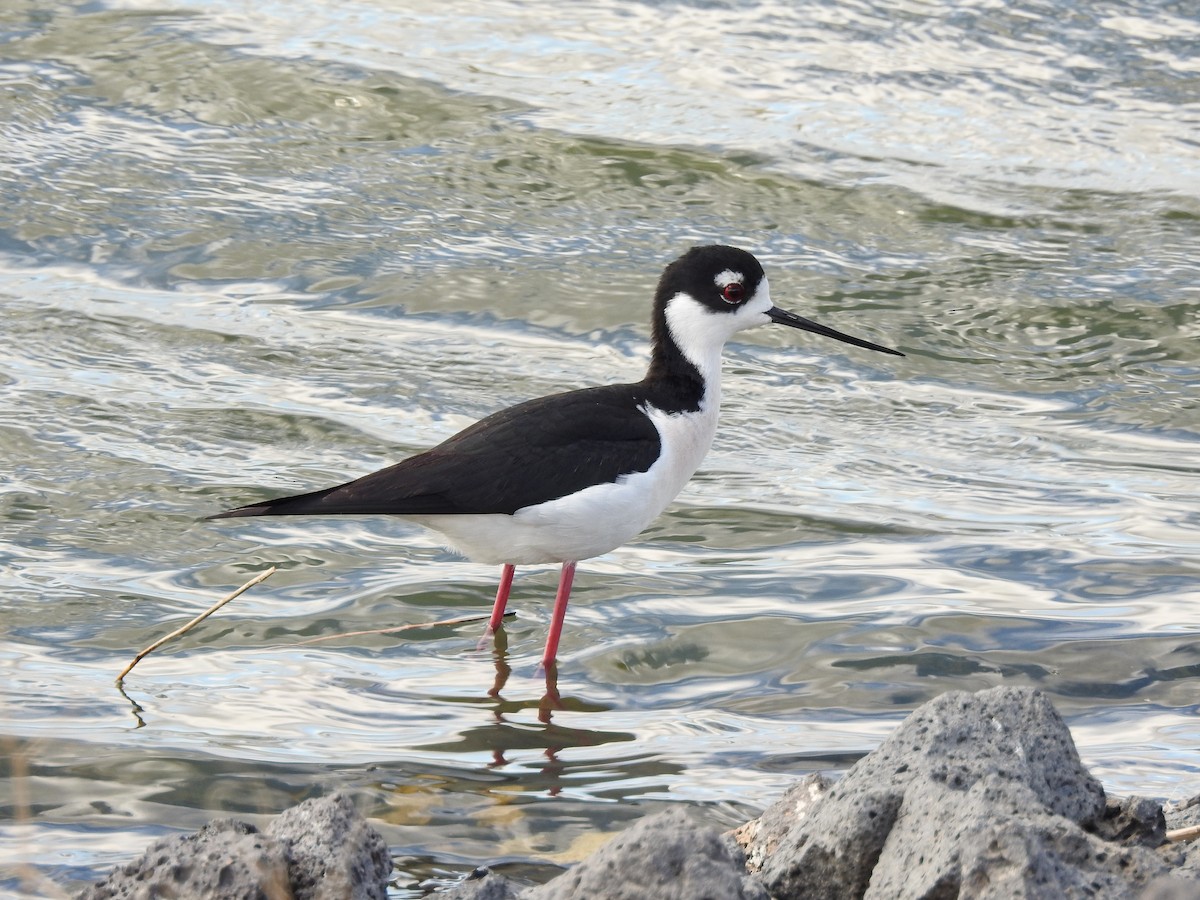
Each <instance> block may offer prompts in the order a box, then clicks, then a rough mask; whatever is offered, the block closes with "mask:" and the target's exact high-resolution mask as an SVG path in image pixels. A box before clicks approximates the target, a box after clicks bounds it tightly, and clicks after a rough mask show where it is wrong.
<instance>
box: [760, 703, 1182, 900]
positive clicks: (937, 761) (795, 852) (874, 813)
mask: <svg viewBox="0 0 1200 900" xmlns="http://www.w3.org/2000/svg"><path fill="white" fill-rule="evenodd" d="M1133 813H1134V814H1133V815H1132V816H1131V817H1130V818H1131V820H1133V819H1136V820H1137V823H1140V824H1135V825H1133V826H1131V828H1130V835H1127V837H1129V836H1134V837H1135V838H1136V837H1138V836H1144V835H1145V834H1146V833H1147V829H1146V827H1145V820H1146V819H1147V818H1153V816H1151V815H1150V813H1149V811H1148V810H1145V809H1141V810H1137V809H1135V810H1134V811H1133ZM1139 816H1140V818H1139ZM1109 824H1110V825H1111V824H1112V823H1111V822H1110V823H1109ZM1104 825H1105V796H1104V791H1103V789H1102V788H1101V786H1100V784H1099V783H1098V782H1097V781H1096V780H1095V779H1094V778H1093V777H1092V776H1091V775H1090V774H1089V773H1088V772H1087V770H1086V769H1085V768H1084V767H1083V764H1082V762H1081V761H1080V759H1079V755H1078V753H1077V752H1076V750H1075V745H1074V742H1073V741H1072V740H1071V735H1070V732H1069V731H1068V730H1067V728H1066V725H1065V724H1064V723H1063V721H1062V719H1061V718H1060V717H1059V716H1058V713H1057V712H1055V710H1054V709H1053V707H1052V706H1051V705H1050V703H1049V701H1048V700H1047V699H1046V698H1045V696H1044V695H1042V694H1041V693H1040V692H1038V691H1034V690H1028V689H1019V688H993V689H991V690H987V691H981V692H980V693H978V694H967V693H963V692H954V693H949V694H944V695H942V696H940V697H938V698H937V699H935V700H933V701H931V702H929V703H927V704H925V705H924V706H922V707H921V708H919V709H918V710H916V711H915V712H914V713H913V714H912V715H910V716H909V717H908V719H906V720H905V721H904V723H903V724H901V725H900V727H899V728H898V729H897V730H896V731H895V732H893V734H892V735H891V736H890V737H889V738H888V739H887V740H886V741H884V743H883V744H882V745H880V747H879V748H878V749H877V750H875V752H873V753H871V754H869V755H868V756H866V757H864V758H863V759H861V760H860V761H859V762H858V763H856V764H855V765H854V766H852V767H851V768H850V770H849V771H848V772H847V773H846V775H845V776H844V777H843V778H842V779H841V780H840V781H839V782H838V783H837V784H836V785H834V787H833V788H831V789H830V790H829V791H828V792H827V793H825V794H824V796H822V797H821V798H820V799H819V800H817V802H816V803H815V804H814V805H813V807H812V809H811V810H810V811H808V813H807V814H806V815H805V816H804V817H803V818H802V819H800V820H799V821H798V822H797V823H796V824H795V825H794V826H793V827H792V828H791V829H790V830H789V831H788V832H787V833H786V834H784V835H782V836H781V837H780V838H779V839H778V841H777V843H776V847H775V851H774V853H773V854H772V855H771V856H770V857H769V858H767V860H766V861H765V863H764V864H763V867H762V871H761V873H760V874H761V878H762V880H763V882H764V883H765V884H766V887H767V889H768V890H769V891H770V893H771V895H772V896H773V897H775V898H777V900H791V898H801V897H803V898H830V900H835V898H836V900H843V898H859V897H863V898H889V900H893V898H894V900H905V898H914V900H915V898H923V900H930V898H940V897H954V898H961V900H970V898H979V900H984V898H988V900H990V898H995V900H1000V898H1004V900H1009V898H1042V897H1045V898H1051V897H1085V896H1086V897H1101V898H1117V897H1133V896H1136V895H1137V894H1138V893H1139V892H1140V891H1141V890H1143V889H1145V888H1146V887H1147V886H1148V885H1150V884H1151V883H1155V882H1156V879H1163V878H1168V879H1169V878H1170V876H1169V871H1168V870H1169V867H1168V865H1167V863H1166V862H1164V861H1163V859H1162V858H1161V857H1160V856H1158V855H1157V854H1155V853H1154V852H1153V851H1151V850H1149V849H1148V848H1147V847H1145V846H1143V845H1142V843H1140V842H1139V840H1138V839H1132V840H1129V841H1127V843H1124V844H1122V843H1116V842H1114V841H1108V840H1105V839H1103V838H1102V837H1101V836H1100V835H1098V834H1095V833H1093V832H1097V831H1101V830H1103V827H1104ZM1118 830H1119V829H1118Z"/></svg>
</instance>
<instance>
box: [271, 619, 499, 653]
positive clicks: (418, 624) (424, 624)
mask: <svg viewBox="0 0 1200 900" xmlns="http://www.w3.org/2000/svg"><path fill="white" fill-rule="evenodd" d="M512 615H516V614H515V613H511V612H507V613H505V614H504V618H506V619H507V618H508V617H509V616H512ZM487 619H488V617H487V616H461V617H460V618H457V619H442V620H441V621H440V622H413V623H411V624H409V625H393V626H392V627H391V628H370V629H368V630H366V631H344V632H342V633H341V634H323V635H321V636H320V637H315V638H305V639H304V640H302V641H296V643H294V644H292V646H293V647H299V646H300V645H301V644H316V643H319V642H320V641H334V640H337V639H338V638H348V637H361V636H362V635H364V634H394V633H395V632H397V631H411V630H412V629H414V628H436V627H438V626H439V625H467V624H469V623H471V622H485V621H487Z"/></svg>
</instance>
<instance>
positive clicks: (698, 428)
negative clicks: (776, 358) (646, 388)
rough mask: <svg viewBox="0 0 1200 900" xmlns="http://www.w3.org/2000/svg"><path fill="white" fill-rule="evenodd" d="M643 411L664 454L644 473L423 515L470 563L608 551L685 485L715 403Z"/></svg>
mask: <svg viewBox="0 0 1200 900" xmlns="http://www.w3.org/2000/svg"><path fill="white" fill-rule="evenodd" d="M646 413H647V415H649V417H650V420H651V421H652V422H653V423H654V427H655V428H656V429H658V435H659V439H660V441H661V455H660V456H659V458H658V460H657V461H656V462H655V463H654V465H652V466H651V467H650V468H649V469H647V470H646V471H645V472H638V473H637V474H634V475H627V476H622V477H621V478H619V479H618V480H617V481H616V482H614V483H611V484H600V485H595V486H593V487H590V488H587V489H585V490H582V491H580V492H578V493H576V494H571V495H569V496H567V497H561V498H559V499H558V500H551V501H549V502H548V503H542V504H539V505H538V506H527V507H525V508H524V509H519V510H517V511H516V513H514V514H513V515H511V516H509V515H503V514H497V515H485V516H468V515H454V516H420V517H415V516H414V517H413V521H415V522H418V523H419V524H421V525H424V526H426V527H427V528H431V529H433V530H434V531H438V532H441V533H442V534H443V535H444V536H445V537H446V540H447V542H448V543H449V544H450V546H451V547H452V548H453V549H455V550H457V551H458V552H460V553H462V554H463V555H464V556H466V557H467V558H468V559H471V560H474V561H475V562H481V563H489V564H492V565H502V564H504V563H511V564H513V565H531V564H538V563H560V562H576V561H578V560H581V559H589V558H591V557H593V556H599V555H600V554H602V553H608V552H609V551H610V550H613V549H614V548H616V547H619V546H620V545H621V544H624V543H626V542H627V541H629V540H630V539H631V538H633V537H635V536H637V535H638V534H640V533H641V532H642V530H643V529H645V528H646V526H647V525H649V524H650V523H651V522H652V521H654V519H656V518H657V517H658V515H659V513H661V512H662V511H663V510H664V509H666V508H667V505H668V504H669V503H670V502H671V501H672V500H674V499H675V496H676V495H677V494H678V493H679V492H680V491H681V490H682V489H683V486H684V485H685V484H687V482H688V479H689V478H691V477H692V475H693V473H694V472H695V471H696V469H697V468H698V467H699V465H700V463H701V461H702V460H703V459H704V456H705V454H707V453H708V448H709V447H710V446H711V445H712V439H713V434H714V433H715V432H716V428H717V404H716V403H704V404H701V408H700V410H699V411H698V412H691V413H676V414H674V415H668V414H667V413H663V412H660V411H659V410H657V409H654V408H653V407H648V408H647V409H646Z"/></svg>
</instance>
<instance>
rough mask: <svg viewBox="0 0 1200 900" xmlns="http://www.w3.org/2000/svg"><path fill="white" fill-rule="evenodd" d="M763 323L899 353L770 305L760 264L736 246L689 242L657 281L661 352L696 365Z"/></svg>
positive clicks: (657, 335) (656, 326)
mask: <svg viewBox="0 0 1200 900" xmlns="http://www.w3.org/2000/svg"><path fill="white" fill-rule="evenodd" d="M768 323H774V324H776V325H787V326H789V327H791V328H799V329H802V330H804V331H811V332H813V333H814V334H821V335H824V336H826V337H831V338H835V339H836V340H839V341H844V342H845V343H847V344H854V345H855V346H858V347H866V348H867V349H869V350H878V351H880V352H881V353H891V354H895V355H896V356H903V355H904V354H902V353H899V352H897V351H896V350H891V349H889V348H887V347H883V346H880V345H879V344H873V343H871V342H870V341H864V340H862V339H861V338H856V337H851V336H850V335H848V334H844V333H842V332H840V331H837V330H836V329H833V328H829V327H828V326H826V325H821V324H819V323H817V322H814V321H812V320H811V319H806V318H804V317H803V316H797V315H795V314H794V313H790V312H787V311H786V310H782V309H780V308H779V307H777V306H774V305H773V304H772V303H771V289H770V286H769V285H768V283H767V276H766V274H765V273H764V272H763V267H762V265H761V264H760V263H759V261H758V260H757V259H755V258H754V257H753V256H752V255H751V254H749V253H747V252H746V251H745V250H739V249H738V248H737V247H727V246H724V245H721V244H711V245H707V246H702V247H693V248H692V249H691V250H689V251H688V252H687V253H685V254H683V256H681V257H679V259H677V260H675V261H674V262H673V263H671V264H670V265H669V266H667V267H666V269H665V270H664V271H663V274H662V278H661V279H660V280H659V282H658V290H657V291H656V292H655V296H654V343H655V346H656V348H658V350H659V351H660V353H662V354H667V355H673V354H674V353H676V352H677V353H678V354H681V355H682V356H683V357H685V358H686V359H687V360H689V361H691V362H692V363H694V364H696V365H698V366H699V365H700V362H699V361H700V360H709V361H711V359H712V358H713V355H714V353H717V354H719V352H720V349H721V347H722V346H723V345H724V343H725V341H727V340H728V339H729V338H730V337H732V336H733V335H734V334H735V333H736V332H738V331H741V330H742V329H743V328H752V327H754V326H756V325H766V324H768ZM710 368H711V366H710Z"/></svg>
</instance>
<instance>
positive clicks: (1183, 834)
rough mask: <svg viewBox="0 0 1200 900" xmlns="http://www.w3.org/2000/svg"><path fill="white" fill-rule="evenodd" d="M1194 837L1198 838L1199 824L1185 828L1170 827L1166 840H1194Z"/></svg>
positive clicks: (1181, 841)
mask: <svg viewBox="0 0 1200 900" xmlns="http://www.w3.org/2000/svg"><path fill="white" fill-rule="evenodd" d="M1196 838H1200V825H1189V826H1187V827H1186V828H1172V829H1171V830H1170V831H1168V832H1167V840H1168V841H1170V842H1171V843H1173V844H1179V843H1183V842H1184V841H1194V840H1196Z"/></svg>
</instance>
